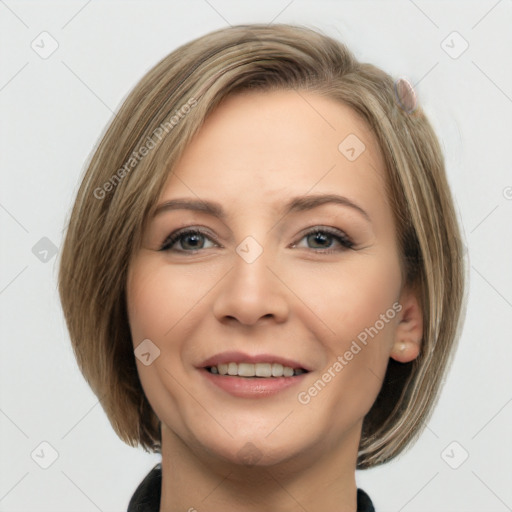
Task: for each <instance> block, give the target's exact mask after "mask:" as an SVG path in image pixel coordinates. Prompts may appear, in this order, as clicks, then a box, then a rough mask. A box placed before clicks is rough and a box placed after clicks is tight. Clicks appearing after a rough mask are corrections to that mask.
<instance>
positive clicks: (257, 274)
mask: <svg viewBox="0 0 512 512" xmlns="http://www.w3.org/2000/svg"><path fill="white" fill-rule="evenodd" d="M240 254H241V255H242V256H241V255H240ZM243 256H244V254H243V253H242V252H240V253H236V252H235V254H234V255H233V266H232V268H231V270H230V271H229V272H228V273H227V275H226V277H225V278H224V279H223V280H222V282H221V283H219V288H218V290H217V295H216V297H215V300H214V304H213V312H214V315H215V317H216V318H217V320H218V321H219V322H222V323H226V322H239V323H240V324H243V325H246V326H252V325H255V324H257V323H258V322H265V321H270V320H273V321H274V322H276V323H282V322H284V321H285V320H286V318H287V317H288V314H289V300H288V297H287V288H286V286H285V284H284V283H283V281H282V280H280V279H279V277H278V276H279V270H278V266H276V265H275V262H274V259H273V258H272V255H271V254H270V252H269V251H265V250H263V252H262V253H261V254H260V255H259V256H258V257H257V258H256V259H255V260H254V261H251V259H250V258H244V257H243Z"/></svg>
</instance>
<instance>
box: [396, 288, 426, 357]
mask: <svg viewBox="0 0 512 512" xmlns="http://www.w3.org/2000/svg"><path fill="white" fill-rule="evenodd" d="M399 303H400V305H401V306H402V309H401V310H400V313H399V323H398V326H397V328H396V332H395V341H394V343H393V347H392V348H391V353H390V357H391V358H392V359H394V360H395V361H398V362H400V363H409V362H410V361H413V360H414V359H416V358H417V357H418V355H419V354H420V350H421V340H422V338H423V310H422V307H421V305H420V301H419V299H418V293H417V290H415V289H413V288H409V287H407V288H404V289H403V290H402V293H401V295H400V299H399Z"/></svg>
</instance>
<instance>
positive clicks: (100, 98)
mask: <svg viewBox="0 0 512 512" xmlns="http://www.w3.org/2000/svg"><path fill="white" fill-rule="evenodd" d="M61 62H62V64H64V66H65V67H66V68H68V70H69V71H70V72H71V73H72V74H73V75H75V77H76V78H77V79H78V80H79V81H80V82H82V84H83V85H84V86H85V87H86V88H87V89H89V91H90V92H91V93H92V94H94V96H96V98H98V99H99V100H100V101H101V103H103V105H105V107H107V108H108V109H109V110H110V112H112V114H114V115H115V112H114V111H113V110H112V109H111V108H110V107H109V106H108V105H107V104H106V103H105V102H104V101H103V100H102V99H101V98H100V97H99V96H98V95H97V94H96V93H95V92H94V91H93V90H92V89H91V88H90V87H89V86H88V85H87V84H86V83H85V82H84V81H83V80H82V79H81V78H80V77H79V76H78V75H77V74H76V73H75V72H74V71H73V70H72V69H71V68H70V67H69V66H68V65H67V64H66V63H65V62H64V61H63V60H61Z"/></svg>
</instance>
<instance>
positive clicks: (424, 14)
mask: <svg viewBox="0 0 512 512" xmlns="http://www.w3.org/2000/svg"><path fill="white" fill-rule="evenodd" d="M409 2H411V4H412V5H414V7H416V9H418V11H420V12H421V13H422V14H423V16H425V18H427V19H428V20H429V21H430V23H432V25H434V27H436V28H439V25H437V23H436V22H435V21H434V20H433V19H432V18H431V17H430V16H429V15H428V14H427V13H426V12H425V11H424V10H422V9H420V7H419V6H418V5H417V4H416V3H415V2H413V0H409Z"/></svg>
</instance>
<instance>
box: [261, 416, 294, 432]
mask: <svg viewBox="0 0 512 512" xmlns="http://www.w3.org/2000/svg"><path fill="white" fill-rule="evenodd" d="M293 411H295V409H292V410H291V411H290V412H289V413H288V414H287V415H286V416H285V417H284V418H283V419H282V420H281V421H280V422H279V423H278V424H277V425H276V426H275V427H274V428H273V429H272V430H271V431H270V432H269V433H268V434H267V435H266V436H265V437H268V436H269V435H270V434H272V432H274V431H275V430H276V429H277V428H278V427H279V426H280V425H282V424H283V423H284V421H285V420H286V418H288V416H290V414H291V413H292V412H293Z"/></svg>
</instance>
